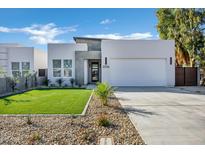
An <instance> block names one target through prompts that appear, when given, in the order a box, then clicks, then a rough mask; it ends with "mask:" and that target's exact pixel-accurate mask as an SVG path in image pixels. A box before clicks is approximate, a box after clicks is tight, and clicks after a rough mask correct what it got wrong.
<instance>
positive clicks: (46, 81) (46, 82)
mask: <svg viewBox="0 0 205 154" xmlns="http://www.w3.org/2000/svg"><path fill="white" fill-rule="evenodd" d="M49 83H50V80H48V79H47V78H46V79H45V80H44V81H43V84H44V85H45V86H48V85H49Z"/></svg>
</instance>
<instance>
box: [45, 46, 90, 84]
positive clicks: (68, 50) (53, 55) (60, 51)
mask: <svg viewBox="0 0 205 154" xmlns="http://www.w3.org/2000/svg"><path fill="white" fill-rule="evenodd" d="M75 51H87V45H86V44H74V43H53V44H48V79H49V80H50V81H51V84H56V80H57V79H59V78H62V79H63V80H64V82H63V84H67V85H70V78H75ZM53 59H61V60H63V59H72V77H64V76H63V69H61V77H53V64H52V60H53ZM62 62H63V61H61V63H62ZM61 65H63V63H62V64H61Z"/></svg>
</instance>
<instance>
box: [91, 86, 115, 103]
mask: <svg viewBox="0 0 205 154" xmlns="http://www.w3.org/2000/svg"><path fill="white" fill-rule="evenodd" d="M113 92H114V88H113V87H112V86H110V85H109V84H108V83H97V87H96V89H95V94H96V95H97V96H98V97H99V98H100V100H101V102H102V104H103V105H108V99H109V97H110V96H111V95H112V94H113Z"/></svg>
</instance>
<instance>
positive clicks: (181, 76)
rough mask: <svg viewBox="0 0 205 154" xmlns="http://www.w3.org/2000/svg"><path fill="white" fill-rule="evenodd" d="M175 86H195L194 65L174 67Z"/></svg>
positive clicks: (195, 73)
mask: <svg viewBox="0 0 205 154" xmlns="http://www.w3.org/2000/svg"><path fill="white" fill-rule="evenodd" d="M175 85H176V86H197V68H196V67H176V68H175Z"/></svg>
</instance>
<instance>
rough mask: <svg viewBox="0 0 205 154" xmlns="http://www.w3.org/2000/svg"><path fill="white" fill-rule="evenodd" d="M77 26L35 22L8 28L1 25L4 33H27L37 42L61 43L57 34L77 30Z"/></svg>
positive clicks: (1, 30)
mask: <svg viewBox="0 0 205 154" xmlns="http://www.w3.org/2000/svg"><path fill="white" fill-rule="evenodd" d="M76 28H77V26H70V27H57V26H56V25H55V24H54V23H48V24H45V25H42V24H34V25H31V26H29V27H22V28H8V27H0V32H2V33H25V34H27V35H29V39H30V40H32V41H34V42H35V43H37V44H47V43H59V42H63V40H59V39H56V37H57V36H59V35H61V34H65V33H68V32H74V31H76Z"/></svg>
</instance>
